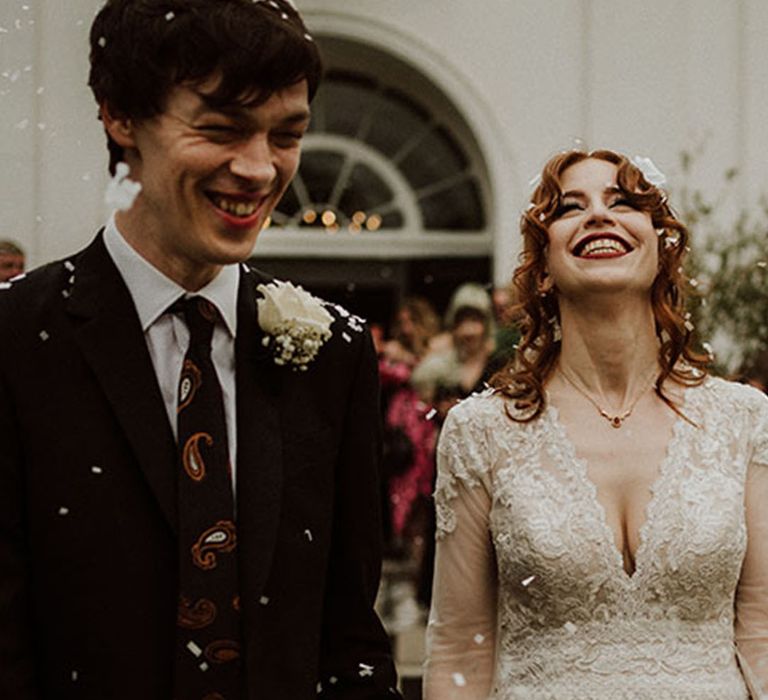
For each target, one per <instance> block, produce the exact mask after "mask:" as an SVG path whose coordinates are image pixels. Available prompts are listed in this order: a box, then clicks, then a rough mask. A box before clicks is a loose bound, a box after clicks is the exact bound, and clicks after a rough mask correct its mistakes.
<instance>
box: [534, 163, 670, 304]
mask: <svg viewBox="0 0 768 700" xmlns="http://www.w3.org/2000/svg"><path fill="white" fill-rule="evenodd" d="M616 175H617V167H616V166H615V165H614V164H613V163H610V162H608V161H605V160H601V159H597V158H587V159H585V160H582V161H580V162H578V163H576V164H574V165H572V166H570V167H569V168H568V169H567V170H565V171H564V172H563V174H562V176H561V181H560V186H561V191H562V195H561V197H560V201H559V204H558V207H557V211H556V212H555V215H554V218H553V219H552V221H551V223H550V225H549V228H548V234H549V244H548V246H547V252H546V259H547V262H546V265H547V274H548V275H549V277H550V278H551V279H550V282H551V283H552V284H553V285H554V287H555V288H556V289H557V293H558V295H559V296H565V297H569V298H578V297H579V296H583V295H592V294H595V293H613V294H616V293H626V292H634V293H637V294H642V295H645V296H646V297H647V296H649V292H650V289H651V286H652V284H653V281H654V279H655V277H656V274H657V271H658V266H659V254H658V240H657V238H658V237H657V235H656V231H655V229H654V227H653V224H652V223H651V215H650V213H649V212H647V211H644V210H640V209H637V208H635V207H634V206H633V205H632V204H631V203H630V202H629V201H628V200H627V198H626V197H625V195H624V193H623V192H622V191H621V189H620V188H619V187H618V185H617V180H616Z"/></svg>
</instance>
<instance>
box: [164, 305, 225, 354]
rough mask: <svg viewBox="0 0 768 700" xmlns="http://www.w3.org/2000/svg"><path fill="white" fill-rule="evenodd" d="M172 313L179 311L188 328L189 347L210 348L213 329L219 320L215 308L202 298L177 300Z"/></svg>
mask: <svg viewBox="0 0 768 700" xmlns="http://www.w3.org/2000/svg"><path fill="white" fill-rule="evenodd" d="M171 310H172V311H180V312H181V313H183V314H184V319H185V320H186V322H187V327H188V328H189V344H190V346H195V347H201V348H205V350H206V351H208V350H209V349H210V347H211V338H212V337H213V328H214V326H215V325H216V320H217V319H218V318H219V312H218V310H217V309H216V307H215V306H214V305H213V304H211V302H210V301H208V300H207V299H203V297H189V298H188V299H179V300H178V301H177V302H176V303H175V304H174V305H173V306H172V307H171Z"/></svg>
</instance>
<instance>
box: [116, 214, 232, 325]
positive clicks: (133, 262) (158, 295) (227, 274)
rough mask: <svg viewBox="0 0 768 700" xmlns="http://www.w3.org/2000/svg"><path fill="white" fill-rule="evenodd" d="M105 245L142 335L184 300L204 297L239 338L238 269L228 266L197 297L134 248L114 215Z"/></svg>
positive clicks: (197, 293)
mask: <svg viewBox="0 0 768 700" xmlns="http://www.w3.org/2000/svg"><path fill="white" fill-rule="evenodd" d="M104 244H105V245H106V247H107V251H108V252H109V255H110V257H111V258H112V260H113V262H114V263H115V266H116V267H117V269H118V271H119V272H120V274H121V275H122V277H123V280H124V281H125V284H126V286H127V287H128V290H129V291H130V293H131V297H132V298H133V303H134V305H135V306H136V311H137V313H138V315H139V322H140V323H141V329H142V331H144V332H146V331H147V329H148V328H149V327H150V326H151V325H152V324H153V323H154V322H155V321H157V319H158V318H160V316H162V315H163V314H164V313H165V312H166V311H167V310H168V307H169V306H170V305H171V304H173V302H175V301H176V300H178V299H180V298H181V297H184V296H201V297H203V298H204V299H207V300H208V301H210V302H211V303H212V304H213V305H214V306H215V307H216V308H217V309H218V310H219V313H220V314H221V317H222V319H223V320H224V325H225V326H226V327H227V330H228V331H229V333H230V335H231V336H232V337H233V338H234V337H236V335H237V287H238V283H239V279H240V274H239V271H238V267H239V266H238V265H225V266H224V267H222V268H221V271H220V272H219V274H217V275H216V277H214V278H213V279H212V280H211V281H210V282H209V283H208V284H206V285H205V286H204V287H203V288H202V289H200V290H199V291H197V292H195V294H194V295H193V294H191V293H189V292H187V291H186V290H185V289H184V288H183V287H182V286H181V285H179V284H177V283H176V282H174V281H173V280H172V279H170V277H167V276H166V275H164V274H163V273H162V272H160V270H158V269H157V268H156V267H154V266H153V265H152V264H150V263H149V262H147V261H146V260H145V259H144V258H143V257H141V255H139V253H137V252H136V251H135V250H134V249H133V248H132V247H131V246H130V244H129V243H128V242H127V241H126V240H125V238H123V235H122V234H121V233H120V231H119V230H118V228H117V224H116V223H115V215H114V214H112V216H111V217H110V219H109V221H108V222H107V224H106V226H105V227H104Z"/></svg>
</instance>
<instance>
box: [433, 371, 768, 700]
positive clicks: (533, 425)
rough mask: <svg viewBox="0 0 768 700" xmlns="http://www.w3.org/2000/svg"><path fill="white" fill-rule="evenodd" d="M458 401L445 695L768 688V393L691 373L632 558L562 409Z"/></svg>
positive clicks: (441, 580)
mask: <svg viewBox="0 0 768 700" xmlns="http://www.w3.org/2000/svg"><path fill="white" fill-rule="evenodd" d="M504 405H505V402H504V400H503V398H501V397H499V396H497V395H493V394H492V393H491V392H485V393H483V394H479V395H475V396H473V397H471V398H470V399H468V400H466V401H464V402H462V403H461V404H460V405H458V406H457V407H456V408H454V409H453V410H452V411H451V412H450V414H449V416H448V419H447V421H446V423H445V426H444V428H443V433H442V435H441V438H440V444H439V448H438V482H437V489H436V493H435V500H436V506H437V518H438V520H437V535H438V553H437V560H436V569H435V586H434V595H433V607H432V610H431V613H430V622H429V627H428V661H427V663H426V665H425V681H424V686H425V693H426V698H427V699H428V700H453V698H456V699H457V700H459V699H461V700H485V699H486V698H492V699H493V700H512V699H513V698H514V699H516V698H530V699H545V698H546V699H549V698H552V699H556V700H567V699H570V698H585V699H590V700H598V699H606V700H607V699H608V698H610V699H611V700H616V699H618V698H648V699H653V700H693V699H695V700H707V699H711V700H745V699H746V698H749V697H750V692H751V694H752V697H754V698H758V697H762V695H761V694H760V690H759V687H760V684H761V683H763V684H765V687H766V688H768V682H767V681H768V400H766V397H765V396H763V395H762V394H761V393H759V392H758V391H757V390H755V389H752V388H750V387H745V386H742V385H738V384H732V383H729V382H725V381H723V380H719V379H712V378H710V379H707V381H706V382H705V383H704V384H703V385H701V386H699V387H692V388H688V389H686V390H685V407H684V411H685V414H686V416H687V417H688V418H690V419H691V420H692V421H693V422H695V423H696V425H692V424H691V423H689V422H687V421H685V420H683V419H682V418H680V419H678V420H677V421H676V423H675V426H674V429H673V433H672V438H671V442H670V443H669V446H668V448H667V455H666V458H665V460H664V462H663V463H662V465H661V467H660V471H659V475H658V478H657V480H656V482H655V484H654V486H653V488H652V495H651V500H650V502H649V505H648V507H647V510H646V516H647V517H646V520H645V523H644V524H643V526H642V528H641V529H640V545H639V548H638V550H637V552H636V556H635V562H636V567H635V571H634V572H633V573H632V574H631V575H630V574H628V573H627V572H626V571H625V568H624V566H623V559H622V556H621V554H620V552H619V550H618V549H617V547H616V545H615V542H614V536H613V532H612V530H611V528H610V526H609V525H608V524H607V520H606V517H605V511H604V510H603V507H602V506H601V505H600V502H599V501H598V499H597V490H596V488H595V486H594V484H593V483H592V482H591V481H590V479H589V477H588V471H587V464H586V462H584V461H583V460H581V459H579V458H578V457H577V455H576V454H575V450H574V447H573V445H572V444H571V443H570V441H569V439H568V437H567V435H566V433H565V431H564V429H563V426H562V425H561V423H560V422H559V419H558V415H557V411H556V410H555V409H554V408H552V407H548V408H547V409H546V410H545V412H544V413H543V414H542V416H540V417H539V418H538V419H536V420H535V421H532V422H530V423H515V422H513V421H511V420H510V419H509V418H508V417H507V416H506V415H505V412H504Z"/></svg>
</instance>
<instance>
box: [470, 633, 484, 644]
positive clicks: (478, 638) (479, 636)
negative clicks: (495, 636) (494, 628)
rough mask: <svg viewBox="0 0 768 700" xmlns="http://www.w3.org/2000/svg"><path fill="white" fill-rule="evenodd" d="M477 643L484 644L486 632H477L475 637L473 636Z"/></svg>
mask: <svg viewBox="0 0 768 700" xmlns="http://www.w3.org/2000/svg"><path fill="white" fill-rule="evenodd" d="M472 639H473V640H474V642H475V644H482V643H483V642H484V641H485V635H484V634H479V633H478V634H476V635H475V636H474V637H472Z"/></svg>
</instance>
